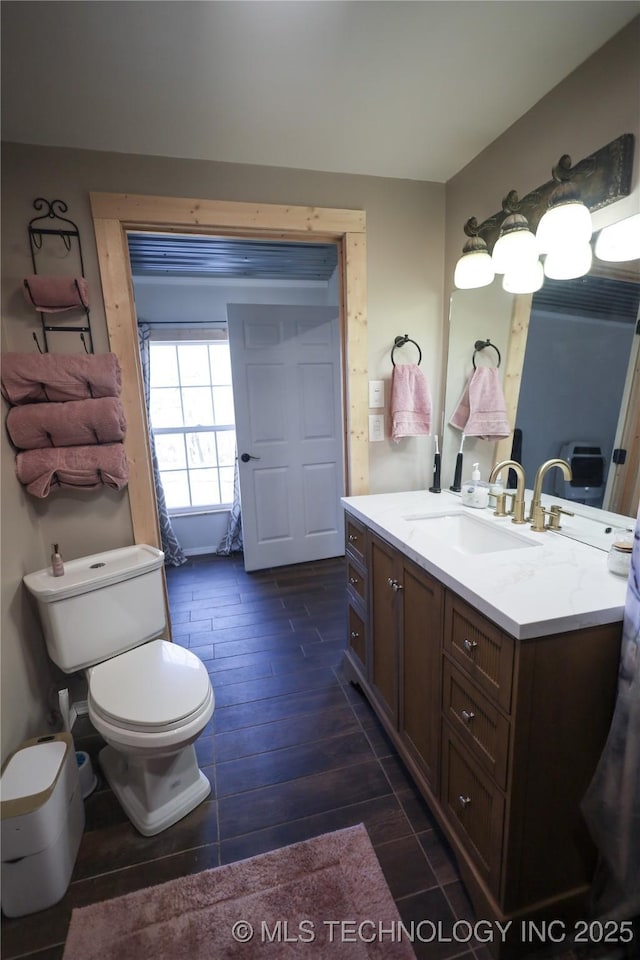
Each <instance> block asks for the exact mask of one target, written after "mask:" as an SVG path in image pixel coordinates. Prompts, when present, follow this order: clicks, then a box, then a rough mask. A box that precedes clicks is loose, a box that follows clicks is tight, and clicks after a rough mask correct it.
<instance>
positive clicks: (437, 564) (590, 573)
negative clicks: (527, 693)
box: [342, 490, 627, 640]
mask: <svg viewBox="0 0 640 960" xmlns="http://www.w3.org/2000/svg"><path fill="white" fill-rule="evenodd" d="M543 499H546V498H543ZM342 502H343V504H344V506H345V508H346V509H347V510H348V511H349V512H350V513H352V514H353V515H354V516H355V517H357V518H359V519H360V520H361V521H362V522H363V523H365V524H366V525H367V526H368V527H370V528H371V529H372V530H373V531H374V532H375V533H378V534H379V535H380V536H381V537H382V538H383V539H384V540H386V541H387V542H388V543H391V544H392V545H393V546H395V547H397V548H398V549H399V550H401V551H402V552H403V553H404V554H405V555H406V556H407V557H409V558H410V559H411V560H413V561H414V562H415V563H416V564H418V566H420V567H422V568H423V569H424V570H426V571H427V572H428V573H431V574H433V575H434V576H435V577H436V578H437V579H438V580H440V581H441V582H442V583H443V584H444V585H445V586H447V587H450V588H451V589H452V590H454V591H455V592H456V593H457V594H458V595H459V596H461V597H462V598H463V599H464V600H467V601H468V602H469V603H471V604H472V605H473V606H474V607H476V608H477V609H478V610H479V611H480V613H482V614H484V615H485V616H487V617H489V619H490V620H493V621H494V623H496V624H498V626H500V627H501V628H502V629H503V630H505V631H506V632H507V633H509V634H511V636H513V637H516V638H517V639H520V640H526V639H528V638H531V637H539V636H549V635H551V634H556V633H564V632H566V631H569V630H577V629H580V628H582V627H589V626H594V625H598V624H606V623H615V622H618V621H621V620H622V617H623V612H624V603H625V598H626V592H627V581H626V578H625V577H621V576H618V575H616V574H614V573H611V572H610V571H609V570H608V569H607V552H606V551H605V550H602V549H597V548H596V547H594V546H590V545H587V544H585V543H581V542H578V541H577V540H573V539H569V538H568V537H565V536H562V535H558V534H554V533H552V532H550V531H546V532H545V533H533V532H532V530H531V528H530V526H529V524H523V525H520V524H512V523H511V519H510V518H508V517H505V518H499V517H494V516H493V511H492V509H491V508H489V509H484V510H478V509H474V508H472V507H464V506H462V503H461V500H460V497H459V496H457V495H456V494H454V493H451V492H449V491H444V490H443V492H442V493H441V494H433V493H428V492H427V491H424V490H420V491H409V492H406V493H381V494H373V495H368V496H358V497H343V499H342ZM527 502H528V501H527ZM551 502H554V503H557V502H562V501H558V499H557V498H553V500H552V501H551ZM460 512H461V513H463V514H465V515H467V516H469V517H475V518H476V519H477V520H478V521H480V522H481V523H487V524H490V525H491V526H494V527H499V528H501V529H504V530H505V532H509V533H511V534H516V535H517V537H518V538H524V540H525V541H527V542H528V543H529V544H530V545H532V549H528V548H525V549H519V548H514V549H501V550H498V551H496V552H487V553H481V554H468V553H464V552H460V550H459V549H456V547H455V546H454V545H453V543H452V542H451V541H447V539H446V538H440V537H436V536H433V534H432V533H430V532H429V523H425V522H424V517H425V516H431V515H432V514H438V515H444V514H451V513H460ZM593 513H594V515H595V516H599V517H602V518H603V519H607V518H610V519H611V520H612V521H615V520H616V519H618V520H620V519H624V518H616V517H615V515H614V514H605V513H603V512H601V511H593ZM521 542H522V541H514V547H516V545H517V544H521Z"/></svg>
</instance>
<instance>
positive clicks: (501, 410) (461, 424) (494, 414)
mask: <svg viewBox="0 0 640 960" xmlns="http://www.w3.org/2000/svg"><path fill="white" fill-rule="evenodd" d="M449 423H450V424H451V426H453V427H457V428H458V430H462V431H463V432H464V434H465V435H466V436H468V437H480V439H481V440H499V439H500V438H501V437H508V436H509V435H510V434H511V427H510V426H509V421H508V420H507V405H506V403H505V399H504V394H503V392H502V384H501V383H500V373H499V370H498V368H497V367H478V368H477V370H474V371H473V373H472V374H471V376H470V377H469V379H468V380H467V383H466V385H465V388H464V391H463V393H462V396H461V397H460V400H459V401H458V405H457V407H456V409H455V410H454V412H453V415H452V417H451V419H450V420H449Z"/></svg>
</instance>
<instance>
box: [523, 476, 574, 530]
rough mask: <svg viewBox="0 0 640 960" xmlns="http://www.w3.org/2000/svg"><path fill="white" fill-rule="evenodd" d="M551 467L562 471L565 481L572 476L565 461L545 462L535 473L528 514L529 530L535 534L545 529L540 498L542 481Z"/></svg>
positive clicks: (544, 512) (543, 510)
mask: <svg viewBox="0 0 640 960" xmlns="http://www.w3.org/2000/svg"><path fill="white" fill-rule="evenodd" d="M552 467H558V468H559V469H560V470H562V472H563V474H564V478H565V480H571V478H572V476H573V474H572V473H571V467H570V466H569V464H568V463H567V461H566V460H558V459H553V460H546V461H545V462H544V463H543V464H541V466H539V467H538V472H537V473H536V479H535V482H534V484H533V499H532V501H531V512H530V513H529V520H530V521H531V529H532V530H535V532H536V533H542V532H543V531H544V530H546V529H547V528H546V527H545V523H544V517H545V514H546V513H548V511H547V510H545V508H544V507H543V506H542V503H541V497H542V481H543V480H544V478H545V475H546V474H547V472H548V471H549V470H551V469H552Z"/></svg>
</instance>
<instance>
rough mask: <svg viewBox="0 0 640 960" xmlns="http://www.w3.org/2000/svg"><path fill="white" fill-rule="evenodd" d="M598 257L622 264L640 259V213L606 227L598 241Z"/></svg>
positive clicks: (596, 252) (596, 251)
mask: <svg viewBox="0 0 640 960" xmlns="http://www.w3.org/2000/svg"><path fill="white" fill-rule="evenodd" d="M595 254H596V257H597V258H598V260H607V261H611V262H613V263H620V262H621V261H624V260H637V259H638V258H640V213H636V214H634V216H632V217H627V218H626V220H620V222H619V223H612V224H611V226H609V227H604V228H603V229H602V230H601V231H600V233H599V234H598V239H597V240H596V250H595Z"/></svg>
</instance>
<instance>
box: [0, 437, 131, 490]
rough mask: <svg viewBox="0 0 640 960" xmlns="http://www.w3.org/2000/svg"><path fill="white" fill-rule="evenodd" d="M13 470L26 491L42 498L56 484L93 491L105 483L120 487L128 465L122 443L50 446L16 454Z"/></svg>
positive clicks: (126, 473)
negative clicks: (91, 445) (92, 445)
mask: <svg viewBox="0 0 640 960" xmlns="http://www.w3.org/2000/svg"><path fill="white" fill-rule="evenodd" d="M16 473H17V475H18V480H19V481H20V483H22V484H24V486H25V487H26V488H27V492H28V493H30V494H31V495H32V496H34V497H39V498H41V499H42V498H44V497H47V496H48V495H49V493H50V492H51V490H52V489H54V488H55V487H70V488H76V487H81V488H83V489H85V490H95V489H96V488H97V487H101V486H102V485H103V484H104V485H105V486H108V487H113V488H114V489H116V490H121V489H122V487H125V486H126V485H127V481H128V479H129V464H128V463H127V458H126V456H125V452H124V447H123V445H122V444H121V443H107V444H102V445H100V446H96V447H51V448H49V449H48V450H25V451H23V452H22V453H19V454H17V456H16Z"/></svg>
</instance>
